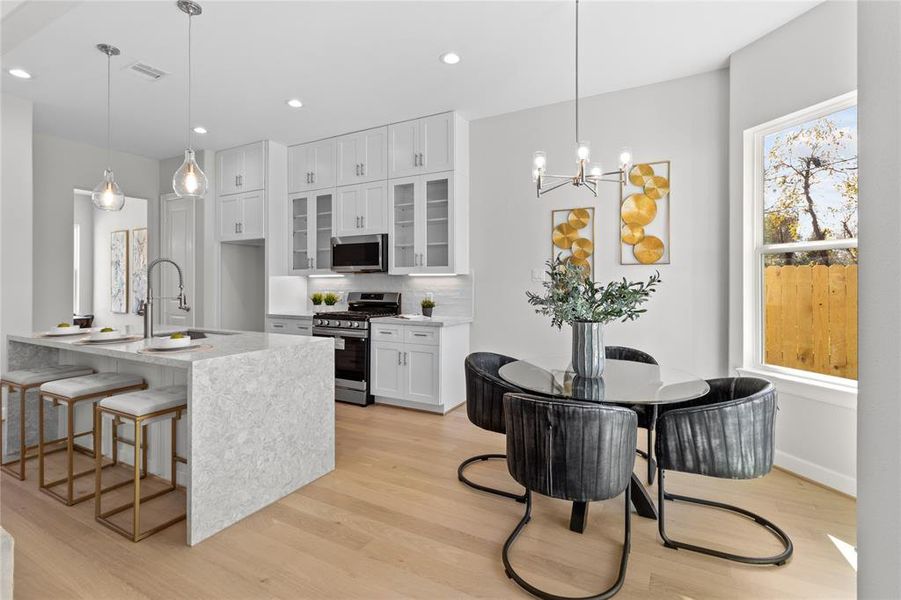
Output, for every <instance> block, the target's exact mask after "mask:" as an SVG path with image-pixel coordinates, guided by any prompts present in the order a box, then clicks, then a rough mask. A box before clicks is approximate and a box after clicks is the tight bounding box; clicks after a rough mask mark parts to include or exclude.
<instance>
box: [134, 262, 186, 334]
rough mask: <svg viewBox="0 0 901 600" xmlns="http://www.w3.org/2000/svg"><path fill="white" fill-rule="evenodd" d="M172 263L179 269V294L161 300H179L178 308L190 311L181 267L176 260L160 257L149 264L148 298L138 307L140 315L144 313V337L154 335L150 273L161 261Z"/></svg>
mask: <svg viewBox="0 0 901 600" xmlns="http://www.w3.org/2000/svg"><path fill="white" fill-rule="evenodd" d="M164 262H167V263H171V264H172V266H173V267H175V270H176V271H178V296H176V297H175V298H171V297H169V298H160V300H178V308H179V309H181V310H183V311H185V312H188V311H190V310H191V307H190V306H188V299H187V298H186V297H185V282H184V278H183V277H182V274H181V267H179V266H178V264H176V262H175V261H174V260H171V259H168V258H158V259H156V260H154V261H153V262H151V263H150V264H149V265H147V299H146V300H142V301H141V307H140V308H139V309H138V314H139V315H144V337H145V338H152V337H153V287H152V286H151V284H150V273H151V272H152V271H153V267H155V266H156V265H158V264H160V263H164Z"/></svg>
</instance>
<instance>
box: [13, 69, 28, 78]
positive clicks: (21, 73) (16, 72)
mask: <svg viewBox="0 0 901 600" xmlns="http://www.w3.org/2000/svg"><path fill="white" fill-rule="evenodd" d="M9 74H10V75H12V76H13V77H18V78H19V79H31V73H29V72H28V71H26V70H25V69H10V70H9Z"/></svg>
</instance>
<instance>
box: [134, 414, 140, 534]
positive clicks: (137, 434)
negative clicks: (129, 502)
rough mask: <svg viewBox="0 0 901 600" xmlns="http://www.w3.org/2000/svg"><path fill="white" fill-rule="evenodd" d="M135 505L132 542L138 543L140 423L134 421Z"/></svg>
mask: <svg viewBox="0 0 901 600" xmlns="http://www.w3.org/2000/svg"><path fill="white" fill-rule="evenodd" d="M134 441H135V503H134V512H133V513H132V541H133V542H137V541H138V534H139V533H140V531H141V463H140V462H138V453H139V452H140V451H141V444H142V440H141V422H140V420H138V419H135V437H134Z"/></svg>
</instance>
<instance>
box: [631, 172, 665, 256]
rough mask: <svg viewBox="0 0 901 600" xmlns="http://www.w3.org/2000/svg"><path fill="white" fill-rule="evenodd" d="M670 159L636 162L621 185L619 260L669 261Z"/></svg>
mask: <svg viewBox="0 0 901 600" xmlns="http://www.w3.org/2000/svg"><path fill="white" fill-rule="evenodd" d="M670 166H671V165H670V161H668V160H661V161H656V162H648V163H636V164H635V165H634V166H633V167H632V168H631V169H629V173H628V174H627V175H626V181H625V183H624V184H623V185H622V186H621V187H620V262H621V263H622V264H624V265H660V264H669V262H670V183H671V180H670Z"/></svg>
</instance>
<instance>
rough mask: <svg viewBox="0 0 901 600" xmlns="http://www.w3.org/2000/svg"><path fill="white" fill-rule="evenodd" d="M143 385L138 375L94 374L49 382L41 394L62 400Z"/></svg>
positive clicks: (142, 380) (142, 379)
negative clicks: (61, 398)
mask: <svg viewBox="0 0 901 600" xmlns="http://www.w3.org/2000/svg"><path fill="white" fill-rule="evenodd" d="M142 383H144V378H143V377H141V376H140V375H131V374H129V373H94V374H93V375H84V376H82V377H72V378H70V379H60V380H58V381H51V382H49V383H45V384H44V385H42V386H41V393H47V394H53V395H55V396H62V397H64V398H78V397H81V396H90V395H93V394H101V393H103V392H109V391H112V390H117V389H121V388H127V387H131V386H135V385H141V384H142Z"/></svg>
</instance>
